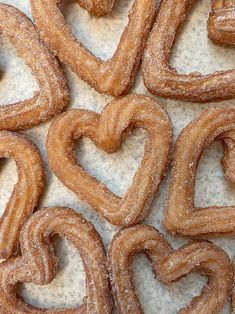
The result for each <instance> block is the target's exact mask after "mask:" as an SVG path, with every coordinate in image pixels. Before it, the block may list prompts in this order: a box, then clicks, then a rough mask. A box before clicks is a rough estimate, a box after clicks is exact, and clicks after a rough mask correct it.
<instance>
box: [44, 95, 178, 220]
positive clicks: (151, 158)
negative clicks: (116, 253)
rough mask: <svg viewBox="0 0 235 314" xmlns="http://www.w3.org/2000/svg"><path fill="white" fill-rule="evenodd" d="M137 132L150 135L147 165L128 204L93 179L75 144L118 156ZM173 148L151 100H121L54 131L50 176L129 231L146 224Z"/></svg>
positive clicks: (164, 118)
mask: <svg viewBox="0 0 235 314" xmlns="http://www.w3.org/2000/svg"><path fill="white" fill-rule="evenodd" d="M134 127H137V128H143V129H145V130H146V131H147V133H148V141H147V143H146V145H145V154H144V157H143V160H142V162H141V164H140V166H139V168H138V170H137V172H136V174H135V176H134V178H133V183H132V185H131V187H130V188H129V189H128V191H127V192H126V194H125V196H124V197H123V198H120V197H118V196H116V195H114V194H113V193H112V192H111V191H110V190H109V189H108V188H107V187H106V186H105V185H104V184H102V183H101V182H99V181H97V180H96V179H95V178H94V177H92V176H91V175H89V174H88V173H87V172H86V171H85V170H84V169H83V168H82V167H81V166H80V165H79V163H78V162H77V161H76V158H75V151H74V150H75V140H78V139H80V138H81V137H82V136H85V137H89V138H90V139H91V140H92V141H93V142H94V143H95V144H96V146H97V147H99V148H100V149H103V150H105V151H106V152H107V153H113V152H115V151H117V150H118V149H119V148H120V146H121V143H122V141H123V139H124V138H125V137H126V136H127V135H128V134H129V131H130V130H131V129H133V128H134ZM171 145H172V125H171V121H170V118H169V117H168V115H167V113H166V111H165V110H164V109H162V108H161V107H160V106H159V105H158V104H157V103H156V102H155V101H153V100H152V99H151V98H149V97H147V96H142V95H129V96H127V97H123V98H118V99H116V100H114V101H112V102H111V103H110V104H109V105H107V106H106V107H105V109H104V110H103V111H102V113H101V114H100V115H99V114H98V113H95V112H93V111H88V110H81V109H79V110H70V111H67V112H66V113H64V114H62V115H61V116H60V117H58V118H57V119H56V120H55V121H54V123H53V124H52V125H51V127H50V129H49V132H48V137H47V143H46V146H47V154H48V161H49V166H50V168H51V170H52V171H53V172H54V173H55V174H56V176H57V177H58V178H59V179H60V180H61V182H62V183H63V184H64V185H65V186H66V187H67V188H69V189H70V190H72V191H73V192H74V193H76V194H77V195H78V197H79V198H80V199H82V200H85V201H87V202H88V203H89V204H90V205H91V206H92V207H93V208H94V209H96V210H97V211H98V212H99V213H100V214H101V215H102V216H103V217H104V218H106V219H107V220H108V221H110V222H111V223H112V224H115V225H119V226H127V225H130V224H135V223H137V222H140V221H141V220H143V218H144V217H145V216H146V214H147V211H148V207H149V205H150V204H151V202H152V200H153V197H154V196H155V193H156V191H157V190H158V188H159V185H160V183H161V181H162V179H163V177H164V175H165V174H166V171H167V167H168V163H169V157H170V152H171Z"/></svg>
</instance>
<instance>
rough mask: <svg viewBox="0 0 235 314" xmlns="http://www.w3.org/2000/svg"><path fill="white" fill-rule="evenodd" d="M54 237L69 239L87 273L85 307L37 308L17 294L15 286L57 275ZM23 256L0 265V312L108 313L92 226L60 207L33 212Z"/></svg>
mask: <svg viewBox="0 0 235 314" xmlns="http://www.w3.org/2000/svg"><path fill="white" fill-rule="evenodd" d="M54 234H59V235H61V236H63V237H66V238H67V239H69V240H70V241H71V242H72V243H73V244H74V246H75V247H76V248H77V249H78V250H79V252H80V253H81V257H82V260H83V264H84V267H85V271H86V274H87V283H86V294H87V295H86V298H85V299H84V300H85V301H84V304H83V305H82V306H81V307H79V308H74V309H39V308H35V307H33V306H30V305H28V304H26V303H24V301H23V300H22V299H21V298H19V297H18V296H17V294H16V290H15V287H16V284H17V283H23V282H27V283H29V282H31V283H34V284H38V285H46V284H49V283H50V282H51V281H52V280H53V279H54V278H55V276H56V270H57V258H56V257H55V255H54V249H53V245H52V243H51V241H50V239H51V237H52V236H53V235H54ZM20 243H21V251H22V256H18V257H14V258H11V259H9V260H7V261H5V262H3V263H2V264H0V309H1V313H8V314H29V313H32V314H39V313H48V314H54V313H56V314H62V313H63V314H69V313H71V314H75V313H77V314H86V313H87V314H104V313H105V314H106V313H107V314H109V313H110V314H111V313H112V308H113V306H112V303H111V297H110V292H109V290H110V289H109V280H108V274H107V267H106V257H105V253H104V248H103V243H102V240H101V238H100V236H99V234H98V233H97V231H96V230H95V229H94V227H93V226H92V224H91V223H89V222H88V221H86V220H85V219H84V218H83V217H82V216H81V215H79V214H78V213H76V212H75V211H74V210H72V209H69V208H63V207H56V208H47V209H44V210H40V211H38V212H36V213H35V214H34V215H33V216H32V217H31V218H30V220H29V221H28V222H27V223H26V225H25V226H24V228H23V230H22V234H21V241H20Z"/></svg>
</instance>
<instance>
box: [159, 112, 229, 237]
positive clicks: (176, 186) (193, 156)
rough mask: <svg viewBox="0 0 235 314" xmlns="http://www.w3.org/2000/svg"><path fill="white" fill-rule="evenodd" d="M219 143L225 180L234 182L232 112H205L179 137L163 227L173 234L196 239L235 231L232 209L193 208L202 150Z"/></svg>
mask: <svg viewBox="0 0 235 314" xmlns="http://www.w3.org/2000/svg"><path fill="white" fill-rule="evenodd" d="M215 140H222V141H223V144H224V157H223V159H222V166H223V168H224V172H225V179H226V180H228V181H230V182H232V183H234V182H235V165H234V157H235V149H234V147H235V109H233V108H215V109H209V110H205V111H204V112H203V113H202V114H201V115H200V116H199V118H197V119H196V120H194V121H193V122H191V123H190V124H189V125H188V126H187V127H186V128H185V129H183V131H182V132H181V134H180V135H179V137H178V139H177V142H176V145H175V149H174V156H173V170H172V174H171V181H170V187H169V191H168V200H167V206H166V215H165V226H166V228H167V229H168V230H169V231H171V232H172V233H178V234H184V235H190V236H196V235H202V234H212V235H219V234H221V233H231V232H235V208H234V206H210V207H205V208H196V207H195V205H194V189H195V174H196V170H197V165H198V162H199V159H200V156H201V154H202V152H203V151H204V149H205V148H206V147H207V146H208V145H210V144H211V143H212V142H213V141H215Z"/></svg>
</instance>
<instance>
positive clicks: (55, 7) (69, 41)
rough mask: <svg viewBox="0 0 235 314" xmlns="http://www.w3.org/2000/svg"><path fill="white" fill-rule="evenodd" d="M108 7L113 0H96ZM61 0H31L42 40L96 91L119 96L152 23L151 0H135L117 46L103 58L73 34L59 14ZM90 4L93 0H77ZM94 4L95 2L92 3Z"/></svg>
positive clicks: (153, 9)
mask: <svg viewBox="0 0 235 314" xmlns="http://www.w3.org/2000/svg"><path fill="white" fill-rule="evenodd" d="M99 2H100V3H101V6H102V3H103V8H104V10H105V9H107V11H109V10H110V9H111V7H112V5H113V3H114V1H101V0H100V1H99ZM61 3H62V0H31V5H32V13H33V17H34V20H35V23H36V26H37V28H38V30H39V33H40V35H41V38H42V40H43V41H44V42H45V43H46V44H47V45H48V46H49V47H50V49H51V50H52V51H53V52H54V53H55V54H56V55H57V56H58V57H59V59H60V60H61V61H62V62H64V63H65V64H66V65H68V66H69V67H70V68H71V69H72V71H74V72H75V73H76V74H77V75H78V76H79V77H80V78H81V79H83V80H84V81H85V82H86V83H88V84H89V85H90V86H92V87H93V88H95V89H96V90H97V91H98V92H100V93H107V94H110V95H113V96H119V95H121V94H123V93H125V92H127V91H128V89H129V88H130V87H131V85H132V83H133V80H134V78H135V74H136V71H137V68H138V65H139V62H140V59H141V56H142V52H143V49H144V46H145V42H146V39H147V36H148V34H149V31H150V28H151V26H152V23H153V20H154V16H155V12H156V1H155V0H135V2H134V5H133V8H132V10H131V12H130V13H129V23H128V25H127V27H126V28H125V30H124V32H123V34H122V37H121V40H120V42H119V45H118V48H117V50H116V52H115V53H114V55H113V57H112V58H111V59H109V60H107V61H103V60H101V59H100V58H97V57H95V56H94V55H93V54H92V53H91V52H90V51H89V50H88V49H87V48H86V47H85V46H84V45H83V44H82V43H81V42H80V41H79V40H78V39H76V38H75V36H74V35H73V33H72V31H71V29H70V27H69V25H67V24H66V21H65V19H64V17H63V16H62V14H61V12H60V10H59V5H60V4H61ZM78 3H80V4H82V3H83V7H86V8H88V7H89V6H90V8H92V7H93V8H94V3H95V2H94V1H91V2H90V1H87V0H84V1H82V0H79V1H78ZM95 7H96V6H95Z"/></svg>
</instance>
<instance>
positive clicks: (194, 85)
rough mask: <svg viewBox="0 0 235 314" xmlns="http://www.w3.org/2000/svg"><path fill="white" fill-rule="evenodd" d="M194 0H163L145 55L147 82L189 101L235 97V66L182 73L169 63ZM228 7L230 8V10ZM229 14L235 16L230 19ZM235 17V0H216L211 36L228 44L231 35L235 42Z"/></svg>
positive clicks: (156, 91)
mask: <svg viewBox="0 0 235 314" xmlns="http://www.w3.org/2000/svg"><path fill="white" fill-rule="evenodd" d="M194 1H195V0H193V1H192V0H164V1H161V5H160V8H159V12H158V14H157V19H156V22H155V24H154V26H153V28H152V30H151V32H150V35H149V37H148V40H147V43H146V49H145V52H144V56H143V63H142V70H143V77H144V82H145V85H146V87H147V88H148V90H149V91H150V92H151V93H153V94H156V95H159V96H164V97H168V98H169V97H170V98H175V99H181V100H185V101H196V102H208V101H219V100H224V99H227V98H233V97H235V70H234V69H233V70H229V71H217V72H215V73H213V74H208V75H202V74H200V73H198V72H197V73H190V74H179V73H178V72H177V71H176V69H174V68H172V66H171V65H170V63H169V62H170V56H171V51H172V46H173V43H174V41H175V38H176V35H177V33H178V31H179V29H180V28H181V26H182V24H183V23H184V22H185V20H186V18H187V14H188V11H189V9H190V7H191V4H192V3H193V2H194ZM218 10H219V11H218ZM227 10H230V13H228V11H227ZM214 14H217V16H218V15H219V20H218V19H217V18H214ZM229 16H230V17H232V19H229ZM234 18H235V7H234V1H230V0H217V1H214V5H213V10H212V15H211V16H210V19H209V34H210V37H212V38H213V39H214V40H215V41H217V42H219V43H222V42H223V44H224V43H225V42H226V40H227V39H228V43H230V44H235V36H234V29H233V34H231V32H230V31H231V28H232V26H233V25H234V21H235V20H234ZM231 25H232V26H231ZM225 31H226V32H225ZM228 33H229V34H230V35H228ZM232 39H234V40H233V41H232Z"/></svg>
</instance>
